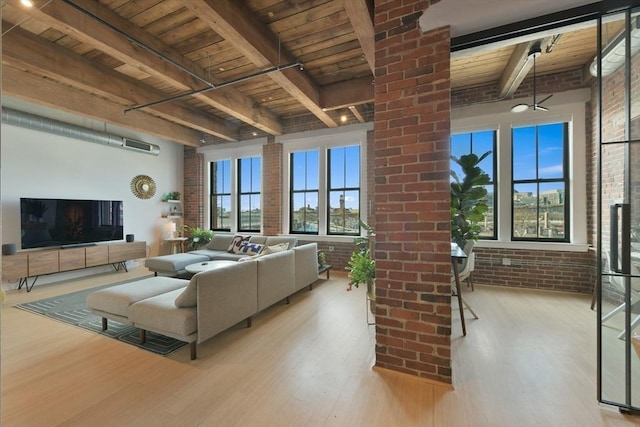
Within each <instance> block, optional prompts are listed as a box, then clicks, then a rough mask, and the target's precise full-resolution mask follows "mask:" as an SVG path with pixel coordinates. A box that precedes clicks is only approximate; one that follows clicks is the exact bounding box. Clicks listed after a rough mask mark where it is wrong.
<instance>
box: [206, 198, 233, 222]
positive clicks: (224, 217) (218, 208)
mask: <svg viewBox="0 0 640 427" xmlns="http://www.w3.org/2000/svg"><path fill="white" fill-rule="evenodd" d="M230 212H231V196H230V195H218V196H212V197H211V228H212V229H214V230H216V229H217V230H222V229H225V230H228V229H230V228H231V219H230V217H229V214H230Z"/></svg>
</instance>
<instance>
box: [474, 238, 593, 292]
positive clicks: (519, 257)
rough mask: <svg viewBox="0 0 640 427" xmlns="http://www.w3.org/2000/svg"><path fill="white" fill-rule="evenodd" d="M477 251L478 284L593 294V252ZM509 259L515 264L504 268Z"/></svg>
mask: <svg viewBox="0 0 640 427" xmlns="http://www.w3.org/2000/svg"><path fill="white" fill-rule="evenodd" d="M474 252H475V254H476V264H475V270H474V272H473V280H474V282H475V283H481V284H488V285H494V286H510V287H517V288H534V289H544V290H552V291H565V292H581V293H586V294H591V292H592V290H593V283H594V276H593V266H594V264H593V261H594V258H593V257H594V255H593V253H592V252H557V251H527V250H521V249H518V250H515V249H496V248H478V247H476V248H475V249H474ZM505 259H508V260H509V262H510V264H511V265H503V260H505Z"/></svg>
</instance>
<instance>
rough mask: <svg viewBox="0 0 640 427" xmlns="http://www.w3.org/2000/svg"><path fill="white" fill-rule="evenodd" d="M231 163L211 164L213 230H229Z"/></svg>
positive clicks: (219, 162)
mask: <svg viewBox="0 0 640 427" xmlns="http://www.w3.org/2000/svg"><path fill="white" fill-rule="evenodd" d="M230 166H231V161H230V160H220V161H217V162H211V164H210V168H211V199H210V200H211V202H210V223H211V229H213V230H230V228H231V219H230V216H229V215H230V214H231V167H230Z"/></svg>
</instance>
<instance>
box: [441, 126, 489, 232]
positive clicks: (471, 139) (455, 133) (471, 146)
mask: <svg viewBox="0 0 640 427" xmlns="http://www.w3.org/2000/svg"><path fill="white" fill-rule="evenodd" d="M489 131H491V133H492V134H493V143H492V147H491V156H492V158H493V162H492V168H493V170H492V175H491V176H492V177H493V179H492V180H491V181H490V182H489V183H488V184H487V185H491V186H492V187H493V202H492V203H493V234H492V235H491V236H488V235H481V236H478V239H480V240H498V226H499V224H498V203H497V202H498V179H497V177H498V151H497V149H498V130H497V129H489V128H488V129H478V130H475V131H472V132H453V133H452V134H451V137H453V136H454V135H469V136H470V138H469V139H470V141H469V149H470V150H469V153H467V154H471V153H474V154H476V155H477V156H481V155H482V154H484V152H482V153H476V152H475V151H474V150H473V135H474V134H476V133H481V132H482V133H484V132H489ZM451 143H452V141H451V138H450V139H449V147H451ZM450 163H451V161H450Z"/></svg>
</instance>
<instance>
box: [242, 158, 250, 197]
mask: <svg viewBox="0 0 640 427" xmlns="http://www.w3.org/2000/svg"><path fill="white" fill-rule="evenodd" d="M251 160H252V159H251V158H245V159H240V160H239V161H238V163H239V168H238V173H239V174H240V176H239V177H238V184H239V185H240V192H242V193H246V192H250V191H252V189H251V183H252V179H251V178H252V176H251V174H252V172H253V171H252V169H251Z"/></svg>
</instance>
